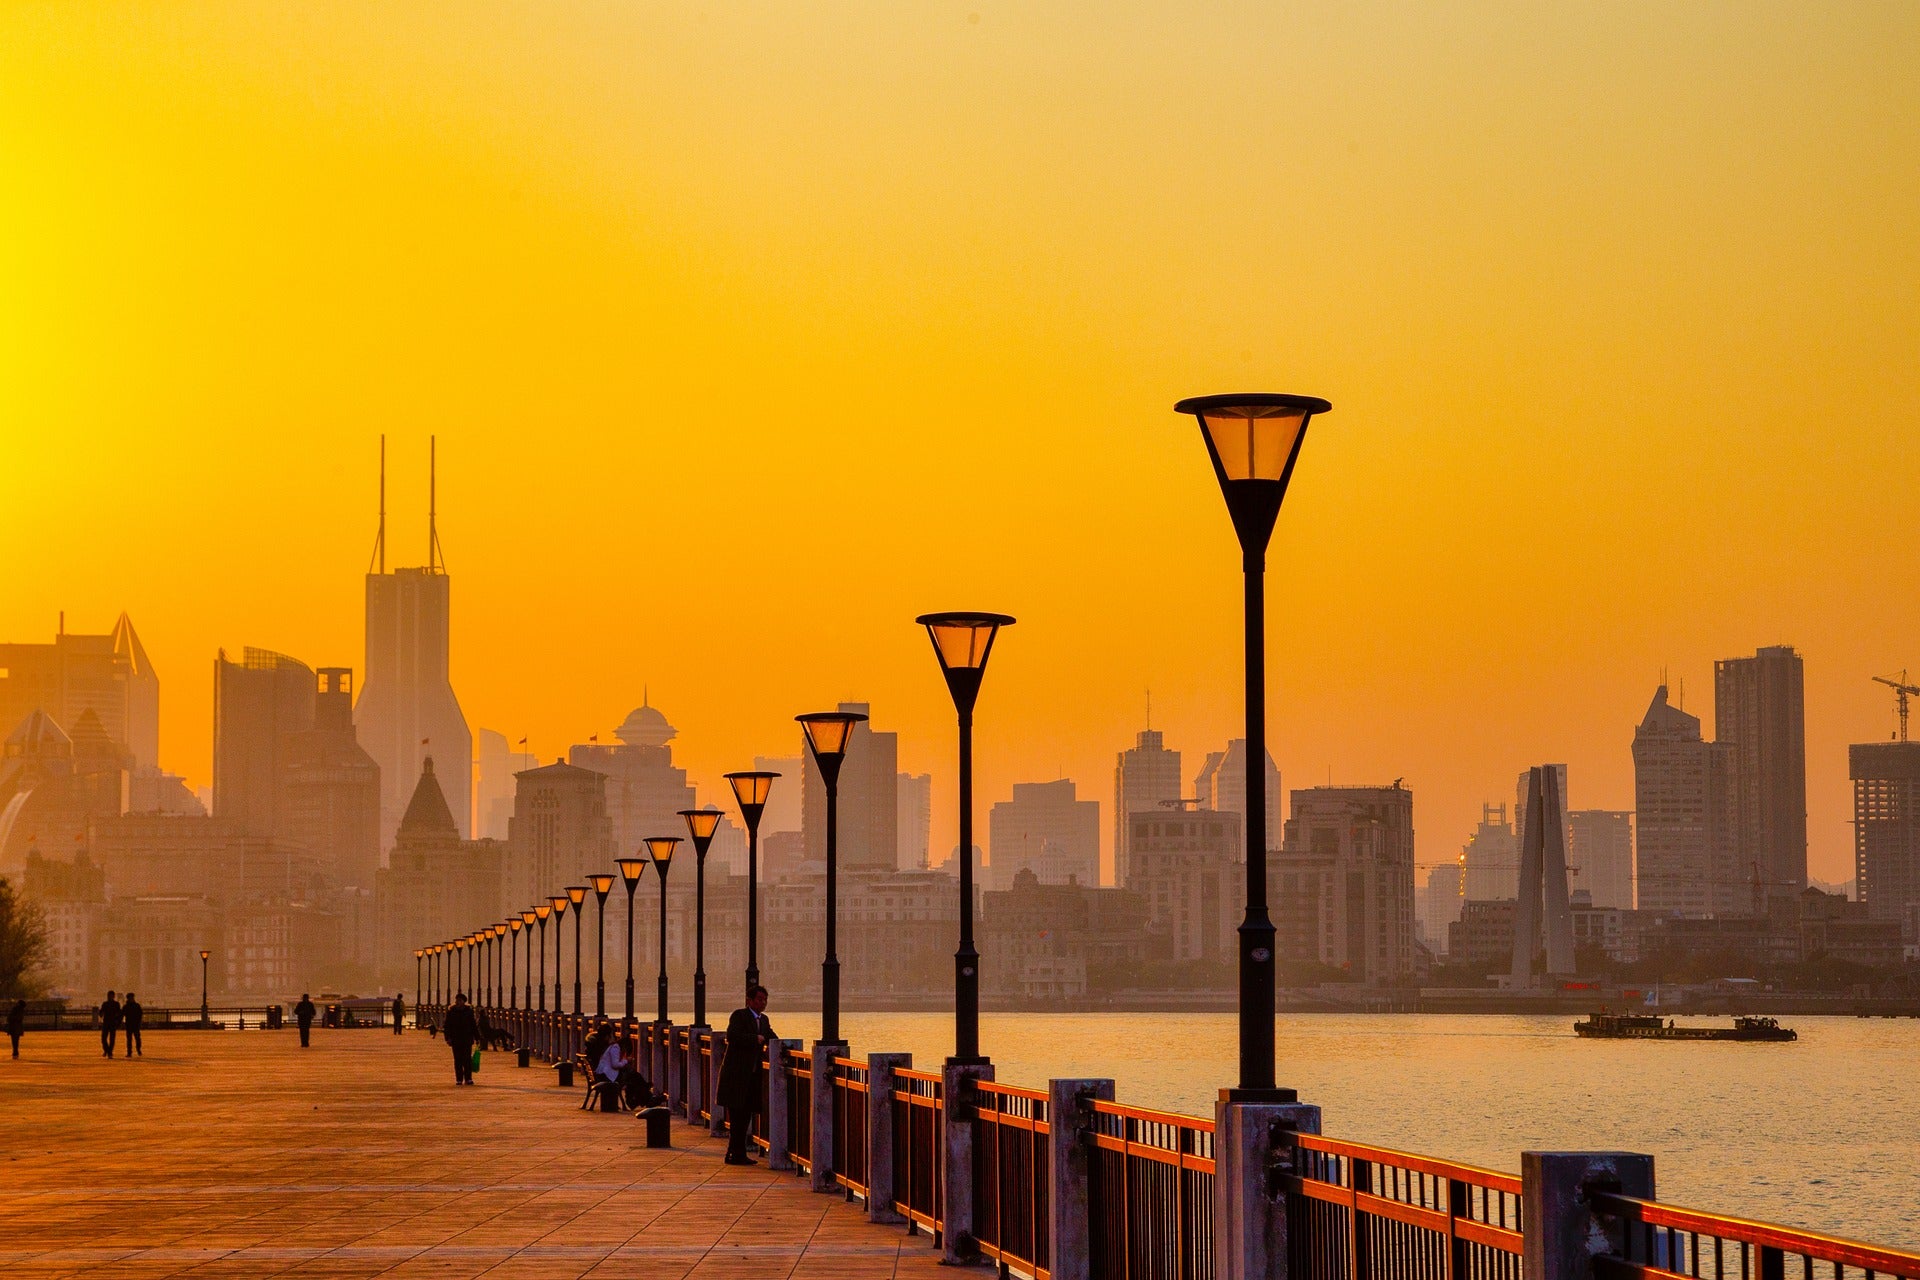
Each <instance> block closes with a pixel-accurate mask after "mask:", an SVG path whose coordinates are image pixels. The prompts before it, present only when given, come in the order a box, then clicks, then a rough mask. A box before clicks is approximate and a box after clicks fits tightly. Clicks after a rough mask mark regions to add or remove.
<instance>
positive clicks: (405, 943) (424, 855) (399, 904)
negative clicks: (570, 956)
mask: <svg viewBox="0 0 1920 1280" xmlns="http://www.w3.org/2000/svg"><path fill="white" fill-rule="evenodd" d="M506 857H507V846H506V844H505V843H503V842H502V841H498V840H484V839H483V840H462V839H461V838H460V829H459V827H458V826H457V825H456V824H455V822H454V820H453V812H452V810H451V808H450V807H449V806H448V804H447V798H446V795H445V793H443V792H442V791H441V789H440V782H439V779H438V777H436V776H435V772H434V767H433V759H432V757H428V758H427V759H426V760H424V761H422V762H421V771H420V776H419V778H418V779H417V780H416V781H415V783H414V789H413V795H412V797H411V798H410V799H409V800H408V803H407V810H406V813H405V814H404V815H403V816H402V818H401V821H400V826H399V828H398V829H397V831H396V832H395V837H394V843H393V848H392V849H391V850H389V851H388V853H387V865H386V866H385V867H384V868H382V869H381V871H380V872H379V875H378V878H377V882H376V888H375V890H374V906H375V914H376V917H377V920H378V925H377V931H378V935H379V938H380V970H381V972H382V973H383V974H384V975H385V977H386V980H387V981H388V982H389V983H394V984H396V985H407V984H411V983H412V981H413V974H414V964H413V949H414V948H415V947H418V946H421V945H422V944H423V943H427V942H432V941H435V940H440V939H446V938H454V937H459V936H462V935H464V934H465V933H467V932H468V931H469V930H471V929H476V928H478V927H479V926H481V925H483V924H490V923H492V922H493V921H495V920H498V919H500V918H501V917H502V916H503V915H504V914H505V913H506V912H508V911H518V910H520V909H522V908H523V907H527V906H530V905H532V902H533V897H532V895H531V893H517V892H512V891H509V890H507V889H506V888H505V887H504V874H503V873H504V868H505V864H506ZM548 883H550V884H554V885H558V884H559V883H561V882H560V881H557V880H555V881H550V882H548ZM549 941H551V939H550V940H549ZM520 955H521V956H522V957H524V956H525V955H526V949H525V939H524V938H523V939H522V940H521V949H520ZM522 972H524V969H523V970H522ZM521 985H522V986H523V987H524V985H525V984H524V982H523V983H522V984H521ZM407 989H409V990H411V987H410V985H408V986H407Z"/></svg>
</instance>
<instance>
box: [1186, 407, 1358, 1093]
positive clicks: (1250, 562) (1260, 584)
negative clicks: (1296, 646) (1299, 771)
mask: <svg viewBox="0 0 1920 1280" xmlns="http://www.w3.org/2000/svg"><path fill="white" fill-rule="evenodd" d="M1173 408H1174V412H1175V413H1186V414H1192V415H1193V416H1194V417H1195V418H1196V419H1198V420H1199V423H1200V438H1201V439H1202V440H1203V441H1204V442H1205V443H1206V446H1207V457H1208V459H1209V460H1210V461H1211V462H1212V464H1213V475H1214V478H1215V479H1216V480H1218V481H1219V482H1220V492H1221V493H1222V494H1223V495H1225V497H1226V500H1227V513H1228V515H1229V516H1231V517H1232V520H1233V531H1234V533H1235V534H1236V535H1238V537H1239V539H1240V561H1241V568H1242V570H1243V571H1244V574H1245V578H1246V714H1247V758H1246V767H1247V778H1246V802H1245V803H1246V808H1245V819H1246V820H1245V822H1244V824H1243V827H1244V830H1245V833H1246V841H1247V849H1246V853H1247V873H1246V874H1247V910H1246V916H1245V918H1244V919H1242V921H1241V922H1240V1085H1239V1087H1238V1088H1236V1089H1232V1090H1229V1091H1228V1092H1227V1094H1226V1095H1223V1096H1226V1097H1227V1098H1228V1100H1230V1101H1240V1102H1291V1101H1293V1100H1294V1098H1295V1094H1294V1091H1293V1090H1291V1089H1277V1088H1275V1087H1274V1064H1273V1019H1274V956H1273V948H1274V929H1273V918H1272V917H1271V916H1270V915H1269V914H1268V911H1267V788H1266V765H1267V664H1266V644H1267V641H1266V566H1267V543H1268V542H1269V541H1271V540H1272V537H1273V526H1274V522H1275V521H1276V520H1277V519H1279V516H1280V504H1281V503H1282V502H1283V501H1285V499H1286V496H1287V482H1288V481H1289V480H1291V479H1292V478H1293V465H1294V463H1295V461H1296V460H1298V458H1299V457H1300V445H1301V443H1302V442H1303V441H1304V440H1305V439H1306V436H1307V423H1308V422H1309V421H1310V420H1311V419H1312V418H1313V416H1314V415H1315V414H1318V413H1326V412H1327V411H1328V410H1330V409H1332V408H1333V406H1332V405H1331V404H1329V403H1328V402H1327V401H1325V400H1321V399H1319V398H1317V397H1315V396H1284V395H1268V394H1253V395H1223V396H1195V397H1193V398H1191V399H1187V400H1182V401H1181V402H1180V403H1178V404H1176V405H1175V406H1174V407H1173Z"/></svg>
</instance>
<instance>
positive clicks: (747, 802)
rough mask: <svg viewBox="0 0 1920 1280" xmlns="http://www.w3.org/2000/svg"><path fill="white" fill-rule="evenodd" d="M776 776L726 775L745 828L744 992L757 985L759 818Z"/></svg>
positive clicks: (757, 773) (761, 773)
mask: <svg viewBox="0 0 1920 1280" xmlns="http://www.w3.org/2000/svg"><path fill="white" fill-rule="evenodd" d="M779 776H780V775H779V774H777V773H767V772H765V771H763V770H757V769H756V770H751V771H748V772H744V773H730V774H728V775H727V781H728V782H729V783H731V784H733V799H734V802H735V803H736V804H738V805H739V806H740V819H741V821H743V822H745V823H746V824H747V990H749V991H751V990H753V989H754V988H755V987H756V986H758V985H759V984H760V815H761V814H762V813H765V812H766V809H767V793H768V792H770V791H772V790H773V780H774V779H775V778H777V777H779Z"/></svg>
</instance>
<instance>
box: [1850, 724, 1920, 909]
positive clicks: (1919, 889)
mask: <svg viewBox="0 0 1920 1280" xmlns="http://www.w3.org/2000/svg"><path fill="white" fill-rule="evenodd" d="M1847 764H1848V769H1847V772H1848V773H1849V774H1850V775H1851V776H1852V778H1853V865H1854V884H1855V885H1856V887H1857V888H1856V892H1857V894H1858V896H1859V899H1860V901H1861V902H1863V903H1865V904H1866V908H1867V912H1868V914H1869V915H1870V916H1871V917H1872V918H1873V919H1875V920H1898V921H1900V922H1901V925H1902V929H1903V931H1904V934H1905V937H1906V940H1907V941H1908V942H1909V943H1914V942H1920V742H1868V743H1859V744H1856V745H1854V746H1851V747H1848V748H1847Z"/></svg>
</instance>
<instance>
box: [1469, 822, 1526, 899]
mask: <svg viewBox="0 0 1920 1280" xmlns="http://www.w3.org/2000/svg"><path fill="white" fill-rule="evenodd" d="M1460 866H1461V869H1462V874H1463V875H1464V876H1465V878H1466V879H1465V884H1464V886H1463V888H1464V893H1465V896H1466V897H1467V898H1468V899H1469V900H1471V901H1474V902H1493V901H1496V900H1498V899H1501V898H1514V897H1518V896H1519V893H1520V839H1519V836H1518V835H1516V834H1515V832H1514V829H1513V825H1512V824H1511V823H1509V822H1508V821H1507V806H1505V805H1503V804H1482V805H1481V806H1480V825H1479V826H1477V827H1475V828H1474V830H1473V834H1472V835H1471V836H1469V837H1468V838H1467V843H1466V847H1465V848H1463V849H1462V850H1461V851H1460ZM1456 914H1457V913H1456Z"/></svg>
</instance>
